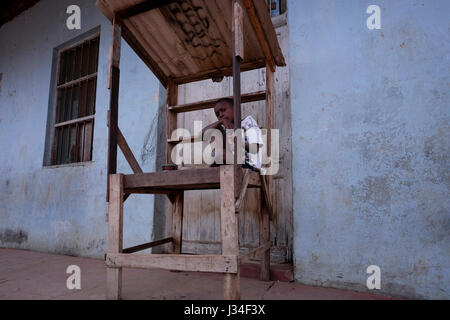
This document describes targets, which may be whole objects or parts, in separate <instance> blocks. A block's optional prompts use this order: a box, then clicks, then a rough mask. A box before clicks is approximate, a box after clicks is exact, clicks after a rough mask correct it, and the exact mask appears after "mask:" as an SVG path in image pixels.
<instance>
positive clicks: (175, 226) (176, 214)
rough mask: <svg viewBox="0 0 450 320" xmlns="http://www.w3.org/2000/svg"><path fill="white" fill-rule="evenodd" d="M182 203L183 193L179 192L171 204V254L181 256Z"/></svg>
mask: <svg viewBox="0 0 450 320" xmlns="http://www.w3.org/2000/svg"><path fill="white" fill-rule="evenodd" d="M183 202H184V192H183V191H181V192H179V193H177V194H176V195H175V201H174V202H173V203H172V238H173V242H172V244H173V248H172V252H173V253H175V254H181V247H182V241H183Z"/></svg>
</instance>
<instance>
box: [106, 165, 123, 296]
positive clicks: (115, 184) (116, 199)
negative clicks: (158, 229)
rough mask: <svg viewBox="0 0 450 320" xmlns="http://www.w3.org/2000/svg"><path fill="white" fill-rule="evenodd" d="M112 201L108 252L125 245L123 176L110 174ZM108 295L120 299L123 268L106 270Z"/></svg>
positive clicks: (110, 204)
mask: <svg viewBox="0 0 450 320" xmlns="http://www.w3.org/2000/svg"><path fill="white" fill-rule="evenodd" d="M109 180H110V199H109V200H110V201H109V209H108V254H120V253H122V245H123V176H122V175H120V174H112V175H109ZM106 278H107V279H106V285H107V289H106V290H107V292H106V296H107V298H108V299H114V300H118V299H120V298H121V290H122V268H120V267H108V268H107V270H106Z"/></svg>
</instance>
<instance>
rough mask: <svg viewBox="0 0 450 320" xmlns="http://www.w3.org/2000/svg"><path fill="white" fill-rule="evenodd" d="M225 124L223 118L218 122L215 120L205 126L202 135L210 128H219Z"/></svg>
mask: <svg viewBox="0 0 450 320" xmlns="http://www.w3.org/2000/svg"><path fill="white" fill-rule="evenodd" d="M221 124H223V122H222V120H219V121H217V122H214V123H213V124H210V125H209V126H207V127H205V128H203V130H202V136H203V135H204V134H205V132H206V131H207V130H209V129H217V128H219V127H220V125H221Z"/></svg>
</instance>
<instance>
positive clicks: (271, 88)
mask: <svg viewBox="0 0 450 320" xmlns="http://www.w3.org/2000/svg"><path fill="white" fill-rule="evenodd" d="M274 78H275V75H274V72H273V71H272V69H271V68H270V66H269V65H267V67H266V92H267V94H266V109H267V111H266V113H267V115H266V116H267V156H268V157H269V159H272V129H274V128H275V103H274V98H275V79H274ZM270 165H271V166H273V165H274V164H273V163H271V164H270ZM267 193H268V195H269V199H272V195H273V174H269V175H268V176H267ZM271 203H272V201H269V202H268V204H269V209H271V214H272V215H273V207H272V206H271Z"/></svg>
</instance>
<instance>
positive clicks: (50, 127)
mask: <svg viewBox="0 0 450 320" xmlns="http://www.w3.org/2000/svg"><path fill="white" fill-rule="evenodd" d="M95 39H97V40H96V41H97V49H96V57H95V60H96V62H95V63H96V65H94V66H93V67H94V70H95V72H92V73H89V74H86V75H84V76H82V74H83V70H82V69H81V68H80V74H79V77H78V78H76V79H72V80H70V81H68V82H65V83H62V84H60V76H61V73H60V67H61V65H62V64H61V59H62V55H63V54H64V53H66V52H67V51H69V50H73V49H74V48H77V47H79V46H80V45H83V44H84V43H87V42H90V41H93V40H95ZM81 52H82V54H81V58H80V59H81V60H80V61H81V64H82V59H83V51H81ZM87 56H88V57H89V59H91V56H92V53H91V52H89V50H88V54H87ZM99 59H100V27H97V28H95V29H93V30H91V31H88V32H86V33H84V34H82V35H80V36H78V37H76V38H75V39H72V40H70V41H68V42H66V43H64V44H62V45H60V46H59V47H57V48H55V49H54V50H53V68H52V70H53V72H52V79H51V85H50V92H51V94H50V98H49V113H48V117H47V134H46V144H45V152H44V162H43V166H44V167H60V166H71V165H80V164H83V163H89V162H92V160H93V147H92V145H93V142H94V126H95V114H96V100H97V99H96V95H97V85H98V68H99ZM76 63H78V61H76V58H74V61H73V65H75V64H76ZM89 63H90V62H89V60H88V63H87V64H88V65H87V68H86V72H87V73H88V72H89V67H90V66H89ZM92 80H95V83H94V85H93V86H92V89H93V101H92V108H93V109H92V114H91V115H88V116H82V117H78V118H76V119H71V120H68V121H60V122H58V116H59V112H61V111H62V109H64V106H63V105H60V101H59V91H60V90H61V89H65V88H69V87H72V88H77V86H78V88H79V89H78V93H79V94H80V96H79V97H81V90H82V89H81V88H82V84H83V83H86V84H85V85H86V98H85V99H88V98H89V97H88V96H89V87H88V86H89V81H92ZM75 90H76V89H75ZM71 99H72V98H71ZM86 103H87V102H86ZM63 112H64V111H63ZM87 122H91V124H90V125H84V123H87ZM72 126H75V127H76V130H75V132H76V136H75V139H76V140H77V142H76V144H75V145H78V146H79V145H80V144H82V145H83V151H82V152H83V154H79V153H77V159H76V160H79V161H69V162H61V161H60V162H59V163H58V162H57V160H58V137H57V136H56V134H57V133H56V131H57V129H58V128H63V127H68V128H69V130H71V129H70V128H71V127H72ZM82 126H84V128H83V127H82ZM88 127H89V129H88V130H86V128H88ZM86 134H88V135H89V136H90V137H89V138H88V139H86V138H85V135H86ZM79 135H80V136H81V138H80V139H81V140H83V141H81V142H80V140H78V139H79V137H78V136H79ZM86 142H88V144H89V148H90V150H89V151H88V153H86V152H85V151H84V150H86V149H84V146H85V143H86ZM69 145H70V140H69ZM86 145H87V144H86ZM77 149H78V148H77ZM69 152H70V151H69Z"/></svg>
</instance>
